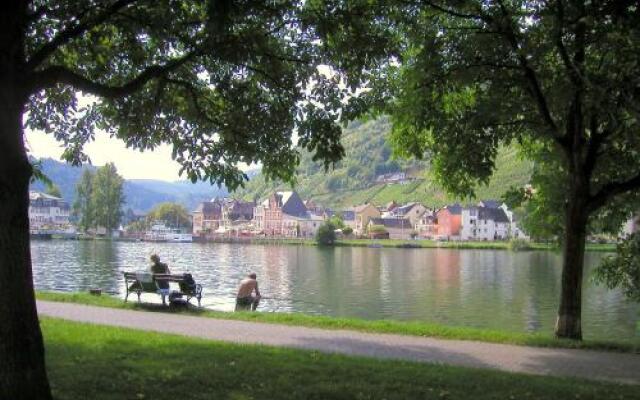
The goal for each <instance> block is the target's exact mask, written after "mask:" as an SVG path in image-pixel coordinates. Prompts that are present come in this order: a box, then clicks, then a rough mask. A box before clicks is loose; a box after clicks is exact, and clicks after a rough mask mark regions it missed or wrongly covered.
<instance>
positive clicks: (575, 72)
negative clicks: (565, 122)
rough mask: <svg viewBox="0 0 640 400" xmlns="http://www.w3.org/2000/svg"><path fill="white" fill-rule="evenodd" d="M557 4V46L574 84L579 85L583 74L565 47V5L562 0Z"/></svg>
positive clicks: (558, 0)
mask: <svg viewBox="0 0 640 400" xmlns="http://www.w3.org/2000/svg"><path fill="white" fill-rule="evenodd" d="M556 5H557V9H558V13H557V18H556V19H557V23H558V27H557V32H556V46H557V47H558V52H559V53H560V58H561V59H562V62H563V63H564V65H565V67H566V68H567V70H568V72H569V77H570V78H571V81H572V82H573V83H574V85H576V86H579V85H582V83H583V77H582V74H581V73H580V70H579V69H578V67H577V66H576V65H575V64H574V62H573V61H572V60H571V57H569V52H567V48H566V47H565V45H564V42H563V40H562V34H563V33H564V5H563V4H562V0H557V1H556Z"/></svg>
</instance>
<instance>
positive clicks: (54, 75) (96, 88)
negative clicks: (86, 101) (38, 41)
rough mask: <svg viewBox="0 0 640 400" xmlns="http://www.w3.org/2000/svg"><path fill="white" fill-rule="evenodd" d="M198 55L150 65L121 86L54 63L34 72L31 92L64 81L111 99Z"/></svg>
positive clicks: (172, 69)
mask: <svg viewBox="0 0 640 400" xmlns="http://www.w3.org/2000/svg"><path fill="white" fill-rule="evenodd" d="M196 55H197V52H196V51H195V50H194V51H191V52H189V53H187V54H185V55H184V56H182V57H179V58H175V59H173V60H171V61H168V62H167V63H165V64H163V65H152V66H149V67H147V68H145V69H144V70H143V71H142V72H140V73H139V74H138V75H137V76H136V77H135V78H133V79H131V80H130V81H128V82H127V83H125V84H123V85H120V86H110V85H108V84H104V83H99V82H95V81H92V80H91V79H89V78H86V77H85V76H82V75H80V74H78V73H76V72H74V71H72V70H70V69H68V68H66V67H63V66H60V65H54V66H51V67H48V68H46V69H44V70H42V71H39V72H36V73H34V75H33V79H32V87H31V92H32V93H33V92H35V91H38V90H41V89H46V88H48V87H52V86H54V85H56V84H58V83H62V84H66V85H71V86H73V87H74V88H76V89H78V90H81V91H83V92H87V93H91V94H94V95H96V96H100V97H105V98H110V99H113V98H118V97H123V96H126V95H128V94H131V93H133V92H135V91H137V90H139V89H140V88H141V87H143V86H144V85H145V84H146V83H147V82H149V81H151V80H152V79H155V78H160V77H163V76H165V75H166V74H167V73H169V72H171V71H174V70H175V69H177V68H178V67H180V66H181V65H184V64H185V63H186V62H188V61H189V60H191V59H192V58H193V57H195V56H196Z"/></svg>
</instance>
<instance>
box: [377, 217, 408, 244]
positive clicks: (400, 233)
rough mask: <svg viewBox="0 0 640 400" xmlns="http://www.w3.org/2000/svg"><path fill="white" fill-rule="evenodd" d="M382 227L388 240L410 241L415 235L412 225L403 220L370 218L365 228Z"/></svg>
mask: <svg viewBox="0 0 640 400" xmlns="http://www.w3.org/2000/svg"><path fill="white" fill-rule="evenodd" d="M372 226H384V228H385V230H386V231H387V233H388V234H389V239H411V238H412V234H414V233H415V231H414V230H413V225H412V224H411V222H409V220H408V219H405V218H371V219H370V220H369V224H368V226H367V228H370V227H372Z"/></svg>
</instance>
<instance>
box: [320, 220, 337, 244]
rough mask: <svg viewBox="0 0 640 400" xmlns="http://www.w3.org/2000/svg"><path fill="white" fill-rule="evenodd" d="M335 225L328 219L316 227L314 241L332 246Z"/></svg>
mask: <svg viewBox="0 0 640 400" xmlns="http://www.w3.org/2000/svg"><path fill="white" fill-rule="evenodd" d="M335 230H336V227H335V225H333V224H332V223H331V222H330V221H327V222H325V223H324V224H322V225H321V226H320V228H318V232H317V233H316V242H317V243H318V244H319V245H320V246H333V244H334V243H335V242H336V232H335Z"/></svg>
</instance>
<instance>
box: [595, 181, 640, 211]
mask: <svg viewBox="0 0 640 400" xmlns="http://www.w3.org/2000/svg"><path fill="white" fill-rule="evenodd" d="M639 188H640V174H638V175H636V176H634V177H632V178H630V179H628V180H626V181H624V182H612V183H609V184H606V185H604V186H602V187H601V188H600V190H599V191H598V193H596V194H595V195H593V196H590V198H589V202H588V205H589V209H590V211H591V212H593V211H596V210H597V209H599V208H600V207H602V206H604V205H605V203H606V202H607V200H609V199H611V198H612V197H614V196H617V195H619V194H623V193H626V192H629V191H631V190H634V189H639Z"/></svg>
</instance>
